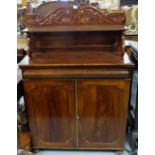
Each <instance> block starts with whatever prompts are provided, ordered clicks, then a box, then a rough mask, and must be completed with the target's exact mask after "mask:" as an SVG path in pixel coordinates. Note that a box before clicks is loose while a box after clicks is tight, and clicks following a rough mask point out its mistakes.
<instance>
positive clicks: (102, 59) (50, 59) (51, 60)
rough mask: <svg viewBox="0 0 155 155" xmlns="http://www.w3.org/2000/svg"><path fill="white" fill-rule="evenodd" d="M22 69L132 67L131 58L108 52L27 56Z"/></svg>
mask: <svg viewBox="0 0 155 155" xmlns="http://www.w3.org/2000/svg"><path fill="white" fill-rule="evenodd" d="M19 65H20V66H21V67H62V66H63V67H78V66H81V67H82V66H86V67H90V66H96V67H97V66H98V67H99V66H101V67H102V66H103V67H108V66H118V67H119V66H120V67H121V66H122V67H123V66H124V67H132V66H133V63H132V61H131V60H130V58H129V56H128V55H127V54H126V53H125V54H124V56H123V57H122V56H120V55H113V54H112V53H106V52H91V53H90V52H57V53H55V52H53V53H52V52H51V53H50V56H49V55H46V54H43V55H41V56H40V55H39V56H34V57H32V58H31V59H30V58H29V57H28V56H26V57H25V58H24V59H23V60H22V61H21V62H20V64H19Z"/></svg>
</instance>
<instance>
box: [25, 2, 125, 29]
mask: <svg viewBox="0 0 155 155" xmlns="http://www.w3.org/2000/svg"><path fill="white" fill-rule="evenodd" d="M124 22H125V15H124V13H123V12H117V13H116V12H115V13H114V12H107V11H103V10H102V11H101V10H98V9H96V8H94V7H92V6H88V5H86V6H80V7H79V8H77V9H74V8H73V7H70V6H69V7H68V6H64V7H59V8H57V9H55V10H53V11H50V12H48V13H46V14H43V15H37V14H35V13H34V14H27V26H28V27H33V26H50V25H51V26H52V25H53V26H54V25H87V24H92V25H98V24H101V25H124Z"/></svg>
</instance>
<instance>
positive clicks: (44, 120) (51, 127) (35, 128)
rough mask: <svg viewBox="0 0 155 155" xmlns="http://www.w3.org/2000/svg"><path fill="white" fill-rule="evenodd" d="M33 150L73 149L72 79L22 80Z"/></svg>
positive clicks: (73, 111)
mask: <svg viewBox="0 0 155 155" xmlns="http://www.w3.org/2000/svg"><path fill="white" fill-rule="evenodd" d="M24 89H25V101H26V107H27V112H28V119H29V126H30V132H31V134H32V148H56V149H57V148H74V147H76V139H75V138H76V129H75V126H76V125H75V102H74V100H75V94H74V81H73V80H25V81H24Z"/></svg>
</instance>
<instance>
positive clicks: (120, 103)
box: [77, 79, 130, 150]
mask: <svg viewBox="0 0 155 155" xmlns="http://www.w3.org/2000/svg"><path fill="white" fill-rule="evenodd" d="M129 87H130V80H124V79H116V80H113V79H103V80H79V81H78V85H77V93H78V98H77V99H78V102H77V103H78V104H77V108H78V111H77V114H78V144H79V148H81V149H83V148H85V149H87V148H88V149H105V150H106V149H111V150H113V149H115V150H122V149H123V144H124V138H125V131H126V122H127V110H128V99H129Z"/></svg>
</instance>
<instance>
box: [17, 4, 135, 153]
mask: <svg viewBox="0 0 155 155" xmlns="http://www.w3.org/2000/svg"><path fill="white" fill-rule="evenodd" d="M53 5H55V7H53ZM26 19H27V28H26V29H25V30H24V31H25V32H26V33H27V35H28V38H29V51H28V56H26V57H25V58H24V59H23V60H22V62H21V63H20V67H21V69H22V74H23V83H24V95H25V102H26V107H27V112H28V120H29V127H30V134H31V137H32V148H34V149H47V148H48V149H76V150H77V149H78V150H83V149H88V150H116V151H122V150H123V145H124V139H125V134H126V123H127V112H128V101H129V94H130V83H131V74H132V68H133V63H132V62H131V61H130V59H129V57H128V55H127V54H126V53H124V49H123V38H122V35H123V31H124V30H125V27H124V23H125V15H124V13H123V12H122V11H121V10H119V11H110V12H109V11H107V10H100V9H97V8H94V7H92V6H89V5H85V6H77V7H75V6H74V5H73V3H69V2H66V3H65V2H63V3H62V2H58V3H56V2H49V3H45V4H42V5H40V6H39V7H38V8H36V10H35V11H32V9H31V7H30V5H28V6H27V18H26Z"/></svg>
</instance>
